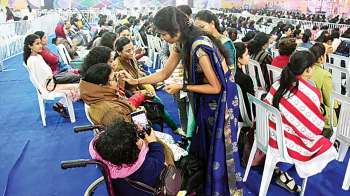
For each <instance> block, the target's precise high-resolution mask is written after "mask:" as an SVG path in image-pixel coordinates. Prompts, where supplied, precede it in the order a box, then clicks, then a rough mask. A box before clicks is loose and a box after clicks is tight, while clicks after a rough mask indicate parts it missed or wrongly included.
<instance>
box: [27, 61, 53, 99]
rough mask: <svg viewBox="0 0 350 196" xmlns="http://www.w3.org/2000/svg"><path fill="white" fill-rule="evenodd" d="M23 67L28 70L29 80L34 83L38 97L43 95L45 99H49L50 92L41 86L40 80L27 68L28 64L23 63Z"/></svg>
mask: <svg viewBox="0 0 350 196" xmlns="http://www.w3.org/2000/svg"><path fill="white" fill-rule="evenodd" d="M23 67H24V68H25V69H26V70H27V72H28V75H29V80H30V81H31V82H32V84H33V86H34V88H35V89H36V91H37V93H38V95H41V96H43V97H48V92H47V91H46V89H44V88H43V87H42V86H41V85H39V82H38V80H37V79H36V77H35V76H34V75H33V73H32V72H31V71H30V69H29V67H28V66H27V64H26V63H25V62H23Z"/></svg>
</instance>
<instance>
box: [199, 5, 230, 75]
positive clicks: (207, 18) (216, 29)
mask: <svg viewBox="0 0 350 196" xmlns="http://www.w3.org/2000/svg"><path fill="white" fill-rule="evenodd" d="M195 25H196V26H198V27H199V28H201V29H202V30H204V31H206V32H208V33H210V34H212V35H213V36H214V37H215V38H216V39H218V40H220V42H221V44H222V45H223V46H224V47H225V49H226V52H227V55H228V62H227V63H228V65H229V67H230V69H231V71H232V72H233V74H234V72H235V65H236V59H235V58H236V57H235V56H236V49H235V46H234V45H233V42H232V41H231V39H230V38H228V37H226V36H224V35H223V34H221V33H222V30H221V27H220V22H219V19H218V17H217V16H216V15H215V14H214V13H213V12H211V11H209V10H201V11H199V12H198V13H197V14H196V16H195Z"/></svg>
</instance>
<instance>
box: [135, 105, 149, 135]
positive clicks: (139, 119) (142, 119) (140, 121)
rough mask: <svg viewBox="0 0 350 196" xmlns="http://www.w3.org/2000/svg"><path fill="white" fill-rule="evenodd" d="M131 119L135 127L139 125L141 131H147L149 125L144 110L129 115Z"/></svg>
mask: <svg viewBox="0 0 350 196" xmlns="http://www.w3.org/2000/svg"><path fill="white" fill-rule="evenodd" d="M131 119H132V121H133V122H134V124H135V125H140V126H141V127H142V129H143V130H145V129H148V127H149V124H148V120H147V117H146V112H145V110H139V111H136V112H133V113H131Z"/></svg>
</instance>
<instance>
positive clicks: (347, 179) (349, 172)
mask: <svg viewBox="0 0 350 196" xmlns="http://www.w3.org/2000/svg"><path fill="white" fill-rule="evenodd" d="M349 187H350V160H349V162H348V167H347V168H346V172H345V176H344V181H343V186H342V189H344V190H349Z"/></svg>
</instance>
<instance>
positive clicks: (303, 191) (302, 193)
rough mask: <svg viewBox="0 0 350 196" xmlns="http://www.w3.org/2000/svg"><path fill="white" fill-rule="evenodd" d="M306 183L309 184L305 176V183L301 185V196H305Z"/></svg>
mask: <svg viewBox="0 0 350 196" xmlns="http://www.w3.org/2000/svg"><path fill="white" fill-rule="evenodd" d="M306 184H307V178H305V179H304V180H303V185H302V186H301V192H300V196H304V194H305V189H306Z"/></svg>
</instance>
